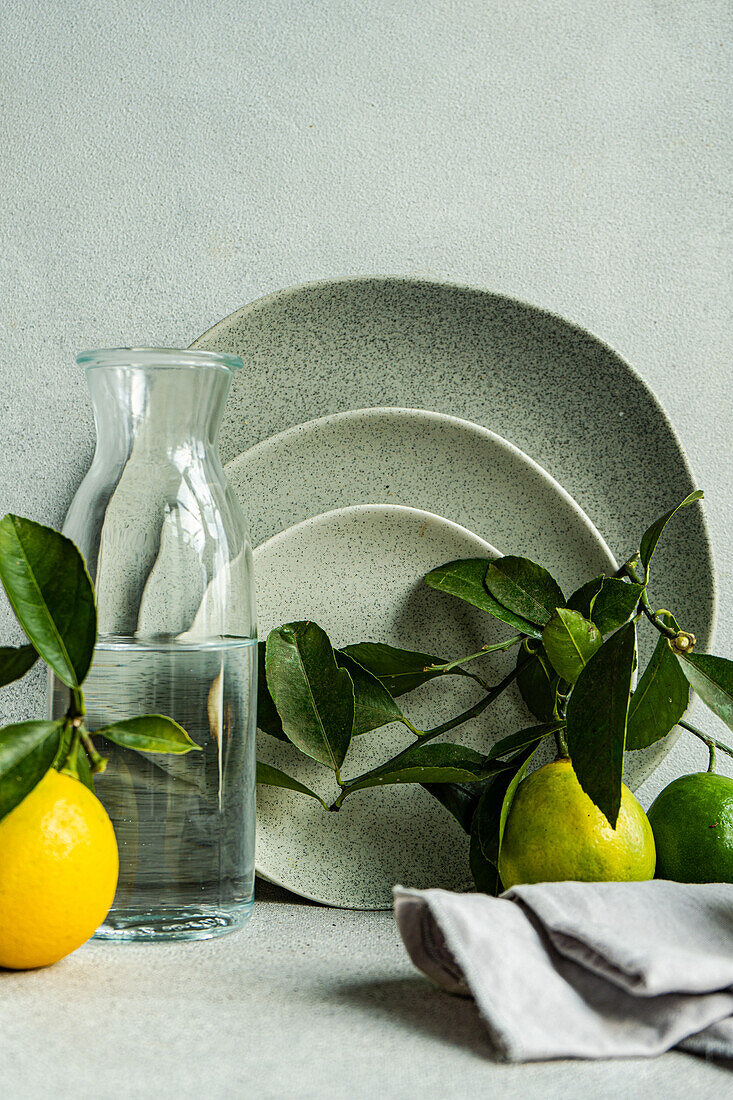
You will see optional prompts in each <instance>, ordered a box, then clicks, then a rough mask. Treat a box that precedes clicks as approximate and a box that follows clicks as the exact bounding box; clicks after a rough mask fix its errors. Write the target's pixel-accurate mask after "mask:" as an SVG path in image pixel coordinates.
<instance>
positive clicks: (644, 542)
mask: <svg viewBox="0 0 733 1100" xmlns="http://www.w3.org/2000/svg"><path fill="white" fill-rule="evenodd" d="M704 495H705V494H704V493H703V491H702V489H696V490H695V492H694V493H690V495H689V496H688V497H685V499H684V500H683V501H680V503H679V504H678V505H677V506H676V507H675V508H671V509H670V511H669V512H665V513H664V515H663V516H660V518H659V519H658V520H655V522H654V523H653V524H652V525H651V527H649V528H648V529H647V530H646V531H645V532H644V534H643V535H642V539H641V546H640V554H639V556H640V558H641V563H642V565H643V566H644V569H648V568H649V562H650V561H651V560H652V556H653V554H654V551H655V550H656V548H657V543H658V542H659V539H660V536H661V534H662V532H663V531H664V528H665V527H666V526H667V524H668V523H669V521H670V520H671V518H672V516H673V515H675V513H676V512H679V510H680V508H686V507H687V506H688V504H694V502H695V501H696V500H702V498H703V496H704Z"/></svg>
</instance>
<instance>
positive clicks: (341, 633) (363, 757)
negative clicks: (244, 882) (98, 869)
mask: <svg viewBox="0 0 733 1100" xmlns="http://www.w3.org/2000/svg"><path fill="white" fill-rule="evenodd" d="M558 500H560V497H558ZM577 522H578V524H579V523H580V521H577ZM496 554H497V551H496V550H494V548H493V547H492V546H491V545H490V544H489V543H488V542H486V541H485V540H484V539H482V538H479V537H478V536H477V535H475V534H473V533H472V532H470V531H467V530H466V529H465V528H463V527H460V526H459V525H458V524H456V523H452V522H450V521H449V520H446V519H443V518H442V517H440V516H437V515H433V514H431V513H430V512H426V511H422V510H419V509H416V508H405V507H400V506H397V505H359V506H356V507H351V508H342V509H338V510H335V511H332V512H327V513H326V514H325V515H319V516H316V517H315V518H312V519H308V520H305V521H304V522H303V523H299V524H296V525H295V526H294V527H291V528H289V529H288V530H286V531H283V532H281V533H280V534H278V535H275V536H274V537H273V538H271V539H269V540H268V541H267V542H265V543H263V544H262V545H261V546H259V547H258V548H257V549H256V550H255V575H256V578H257V599H258V605H259V618H260V636H261V637H262V638H264V637H266V635H267V633H268V632H269V631H270V630H271V629H272V628H273V627H274V626H279V625H280V624H281V623H283V622H286V621H289V620H291V621H292V620H298V619H306V618H307V619H311V620H313V621H315V622H317V623H318V624H319V625H320V626H322V627H323V628H324V629H325V630H326V632H327V633H328V634H329V636H330V638H331V640H332V642H333V644H334V645H336V646H342V645H346V644H348V643H349V642H357V641H374V640H379V641H386V642H388V643H390V644H391V645H396V646H401V647H404V648H407V649H418V650H421V651H422V652H425V653H431V654H434V655H436V656H439V657H442V658H445V659H451V658H454V657H456V656H458V655H461V654H469V653H475V652H476V651H477V650H478V649H480V647H481V646H482V645H483V644H484V643H485V642H491V641H496V640H498V639H499V638H501V637H506V633H507V632H506V628H505V627H503V626H502V625H501V624H499V623H497V622H496V621H495V620H493V619H492V618H491V617H490V616H488V615H486V614H484V613H482V612H480V611H478V610H477V609H476V608H473V607H471V606H470V605H468V604H464V603H462V602H461V601H460V600H455V599H453V598H452V597H450V596H446V595H444V594H442V593H438V592H435V591H433V590H432V589H429V588H428V587H427V585H425V584H423V583H422V578H423V576H424V574H425V573H427V572H429V570H430V569H433V568H434V567H435V566H437V565H441V564H443V563H444V562H446V561H451V560H452V559H455V558H461V557H486V558H492V557H495V556H496ZM596 556H597V560H598V561H600V562H604V561H606V560H607V559H608V553H607V551H606V550H605V548H604V546H603V544H602V542H601V541H600V539H598V541H597V544H596ZM515 660H516V653H515V652H509V653H493V654H490V655H487V656H486V657H485V658H482V659H481V662H480V667H481V671H482V673H483V674H484V676H485V677H486V678H487V679H488V680H489V681H491V682H494V681H497V680H499V679H501V678H502V676H504V675H505V674H506V673H507V672H508V671H509V669H510V668H511V667H512V665H513V663H514V661H515ZM481 693H482V692H481V688H480V687H478V686H477V685H476V684H475V683H474V682H473V681H464V680H463V679H462V678H459V677H450V678H446V679H442V680H440V681H435V682H433V683H430V684H425V685H423V687H421V688H419V689H418V690H417V691H415V692H412V693H410V694H408V695H405V696H403V697H402V698H401V700H400V701H401V705H402V706H403V709H404V711H405V713H406V714H407V715H408V717H409V718H410V720H411V721H412V722H413V724H414V725H416V726H417V727H418V728H421V729H429V728H432V727H433V726H435V725H437V724H439V723H440V722H442V721H444V720H445V719H447V718H449V717H451V716H453V715H454V714H458V713H460V712H461V711H462V710H465V709H466V708H468V707H470V706H471V705H472V704H473V703H474V702H477V701H478V699H479V698H480V697H481ZM532 722H533V719H532V718H531V716H530V715H529V712H528V711H527V710H526V708H525V706H524V704H523V702H522V700H521V698H520V696H519V693H518V692H517V691H516V690H515V689H511V690H509V691H507V692H505V693H504V694H503V695H502V696H501V698H500V699H499V700H497V702H496V703H495V704H493V705H492V706H491V708H490V709H489V710H488V711H486V712H485V713H484V714H483V715H481V717H480V718H478V719H475V720H474V721H473V722H470V723H466V724H465V725H464V726H462V727H460V728H458V729H456V730H455V731H453V732H452V733H451V735H450V737H449V738H446V739H448V740H452V741H457V742H459V743H461V744H466V745H470V746H471V747H473V748H476V749H479V750H482V751H486V750H487V748H488V746H490V745H491V744H492V743H493V741H495V740H496V739H498V738H499V737H501V736H503V735H504V734H505V733H507V732H509V731H511V730H516V729H521V728H522V727H523V726H527V725H531V724H532ZM412 740H413V738H412V735H411V734H409V733H408V732H407V731H406V730H405V729H404V728H403V727H402V726H401V725H399V724H397V725H392V726H388V727H386V728H385V729H382V730H378V731H373V732H372V733H369V734H365V735H364V736H362V737H359V738H356V739H355V740H354V741H353V742H352V745H351V747H350V749H349V753H348V755H347V757H346V761H345V765H344V768H343V769H342V770H343V774H344V775H345V776H346V777H353V776H355V775H358V774H360V773H361V772H363V771H365V770H367V769H369V768H371V767H374V766H376V765H377V764H378V763H381V762H383V761H384V760H386V759H388V758H389V757H390V756H393V755H394V754H395V753H396V752H398V751H399V750H400V749H401V748H404V747H406V745H408V744H410V743H411V742H412ZM258 757H259V758H260V759H261V760H264V761H265V762H266V763H269V764H272V765H274V766H275V767H278V768H281V769H282V770H283V771H285V772H287V774H288V775H291V776H294V777H295V778H297V779H299V780H300V781H301V782H302V783H305V784H307V785H308V786H310V787H312V788H313V789H314V790H316V791H317V792H318V793H319V794H320V795H321V797H322V798H324V799H326V800H327V801H333V799H334V798H335V797H336V795H337V794H338V788H337V787H336V785H335V784H334V782H333V778H332V776H331V774H330V772H329V771H328V769H326V768H324V767H321V766H320V765H318V764H316V763H314V762H313V761H311V760H309V759H308V758H307V757H304V756H303V755H302V754H301V753H299V752H298V751H297V750H296V749H295V748H294V747H293V746H290V745H286V744H283V743H282V742H280V741H277V740H275V739H274V738H272V737H268V736H267V735H266V734H264V733H260V735H259V739H258ZM257 870H258V873H259V874H261V875H263V876H264V877H267V878H269V879H271V880H272V881H274V882H277V883H278V884H280V885H282V886H286V887H287V888H288V889H290V890H293V891H294V892H295V893H298V894H301V895H302V896H304V897H308V898H312V899H313V900H315V901H320V902H323V903H325V904H328V905H337V906H343V907H347V908H354V909H372V908H389V906H390V905H391V899H392V894H391V891H392V886H393V885H394V884H395V883H396V882H407V883H409V884H410V885H412V886H441V887H445V888H446V889H465V888H467V887H468V886H470V883H471V877H470V874H469V870H468V844H467V839H466V836H465V834H464V833H463V832H462V831H461V830H460V828H459V826H458V825H457V823H456V822H455V821H454V820H453V818H452V817H451V816H450V815H449V814H448V813H447V812H446V810H444V809H443V807H442V806H440V805H439V804H438V803H437V802H436V801H435V800H434V799H432V798H431V797H430V795H428V794H427V793H426V792H425V791H424V790H423V789H422V788H421V787H419V786H413V785H410V786H393V787H385V788H383V789H378V790H367V791H360V792H358V793H356V794H354V795H353V796H351V797H350V798H349V799H347V801H346V802H345V803H344V806H343V808H342V809H341V811H340V812H339V813H338V814H333V813H327V812H326V811H325V810H323V809H322V807H321V806H319V805H318V803H316V802H314V801H313V800H312V799H310V798H306V797H304V796H302V795H298V794H294V793H292V792H290V791H284V790H280V789H276V788H272V787H263V786H261V787H259V788H258V797H257Z"/></svg>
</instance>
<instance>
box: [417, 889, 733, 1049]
mask: <svg viewBox="0 0 733 1100" xmlns="http://www.w3.org/2000/svg"><path fill="white" fill-rule="evenodd" d="M395 916H396V919H397V925H398V927H399V930H400V934H401V936H402V939H403V941H404V944H405V947H406V948H407V951H408V953H409V955H410V958H411V959H412V961H413V962H414V963H415V965H416V966H417V967H418V968H419V969H420V970H422V971H423V972H424V973H425V974H427V975H428V977H430V978H432V979H433V981H435V982H437V984H438V985H440V986H442V987H443V988H444V989H447V990H448V991H449V992H452V993H463V994H468V993H470V994H472V995H473V997H474V999H475V1001H476V1003H477V1005H478V1007H479V1010H480V1012H481V1015H482V1016H483V1018H484V1020H485V1021H486V1023H487V1025H488V1028H489V1033H490V1036H491V1038H492V1041H493V1044H494V1046H495V1049H496V1052H497V1054H498V1056H499V1057H501V1058H503V1059H505V1060H506V1061H509V1062H527V1061H537V1060H542V1059H547V1058H623V1057H632V1056H633V1057H638V1056H640V1055H655V1054H661V1053H662V1052H663V1051H665V1050H669V1049H670V1048H671V1047H674V1046H681V1047H683V1048H684V1049H687V1050H691V1051H695V1052H696V1053H707V1054H714V1055H716V1056H718V1057H729V1058H731V1057H733V886H728V885H719V884H710V885H688V884H683V883H676V882H666V881H662V880H659V881H654V882H599V883H590V882H553V883H543V884H541V885H537V886H517V887H515V888H514V889H512V890H508V891H507V892H506V893H505V894H503V895H502V896H501V897H500V898H490V897H487V896H486V895H484V894H453V893H450V892H448V891H446V890H407V889H405V888H404V887H402V886H397V887H395Z"/></svg>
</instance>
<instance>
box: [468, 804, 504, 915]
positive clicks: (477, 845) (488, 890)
mask: <svg viewBox="0 0 733 1100" xmlns="http://www.w3.org/2000/svg"><path fill="white" fill-rule="evenodd" d="M468 862H469V866H470V868H471V875H472V877H473V881H474V885H475V886H476V889H477V890H478V892H479V893H480V894H488V895H489V896H490V897H492V898H495V897H496V896H497V894H500V893H501V879H500V878H499V872H498V871H497V869H496V867H495V865H494V864H493V863H490V862H489V860H488V859H487V858H486V856H485V855H484V852H483V849H482V847H481V841H480V839H479V833H478V814H476V813H474V815H473V823H472V825H471V843H470V847H469V850H468Z"/></svg>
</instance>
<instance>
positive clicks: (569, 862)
mask: <svg viewBox="0 0 733 1100" xmlns="http://www.w3.org/2000/svg"><path fill="white" fill-rule="evenodd" d="M499 874H500V876H501V881H502V883H503V884H504V887H505V888H506V889H508V888H509V887H510V886H516V885H517V884H518V883H520V882H562V881H564V880H567V879H577V880H578V881H581V882H614V881H638V880H641V879H649V878H653V877H654V837H653V835H652V830H651V828H650V826H649V822H648V821H647V818H646V814H645V813H644V811H643V810H642V808H641V806H640V805H639V803H638V802H637V800H636V798H634V796H633V794H632V793H631V791H630V790H629V789H628V787H625V786H624V787H622V788H621V809H620V811H619V816H618V821H617V822H616V828H615V829H612V828H611V826H610V825H609V823H608V821H607V819H606V817H605V816H604V814H602V813H601V811H600V810H599V809H598V807H597V806H596V805H595V804H594V803H593V802H592V801H591V799H590V798H589V797H588V795H587V794H586V793H585V791H584V790H583V788H582V787H581V786H580V783H579V782H578V779H577V777H576V775H575V772H574V771H573V766H572V764H571V763H570V761H569V760H568V759H561V760H554V761H553V762H552V763H551V764H545V766H544V767H542V768H538V769H537V771H536V772H532V774H531V775H528V776H527V778H526V779H523V780H522V782H521V783H520V784H519V786H518V787H517V793H516V795H515V797H514V802H513V803H512V808H511V810H510V811H509V816H508V818H507V823H506V829H505V831H504V839H503V842H502V846H501V852H500V854H499Z"/></svg>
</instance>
